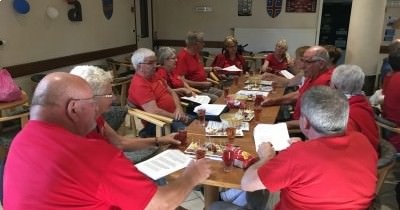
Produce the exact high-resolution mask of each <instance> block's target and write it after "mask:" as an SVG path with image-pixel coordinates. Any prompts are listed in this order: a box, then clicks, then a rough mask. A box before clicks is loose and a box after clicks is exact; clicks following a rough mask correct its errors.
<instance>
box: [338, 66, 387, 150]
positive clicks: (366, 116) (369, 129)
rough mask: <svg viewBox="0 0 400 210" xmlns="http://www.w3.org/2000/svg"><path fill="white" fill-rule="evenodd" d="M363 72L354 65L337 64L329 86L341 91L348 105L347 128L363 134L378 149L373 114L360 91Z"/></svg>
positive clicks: (376, 129) (376, 128) (377, 137)
mask: <svg viewBox="0 0 400 210" xmlns="http://www.w3.org/2000/svg"><path fill="white" fill-rule="evenodd" d="M364 78H365V75H364V72H363V71H362V69H361V68H360V67H359V66H356V65H339V66H338V67H336V69H335V70H334V71H333V74H332V80H331V87H332V88H336V89H338V90H339V91H341V92H343V93H344V94H345V95H346V97H347V99H348V101H349V105H350V113H349V122H348V124H347V129H348V130H350V131H351V130H353V131H358V132H360V133H362V134H364V135H365V136H366V137H367V138H368V140H369V142H370V143H371V145H372V146H373V147H374V148H375V149H376V150H378V144H379V136H378V127H377V126H376V123H375V116H374V112H373V110H372V107H371V105H370V104H369V102H368V99H367V98H366V97H365V95H364V92H363V91H362V88H363V85H364Z"/></svg>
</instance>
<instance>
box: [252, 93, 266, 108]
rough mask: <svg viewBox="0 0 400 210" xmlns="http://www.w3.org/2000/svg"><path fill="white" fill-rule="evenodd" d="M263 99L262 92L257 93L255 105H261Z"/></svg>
mask: <svg viewBox="0 0 400 210" xmlns="http://www.w3.org/2000/svg"><path fill="white" fill-rule="evenodd" d="M263 100H264V99H263V96H262V95H261V94H257V95H256V98H255V99H254V106H261V103H262V102H263Z"/></svg>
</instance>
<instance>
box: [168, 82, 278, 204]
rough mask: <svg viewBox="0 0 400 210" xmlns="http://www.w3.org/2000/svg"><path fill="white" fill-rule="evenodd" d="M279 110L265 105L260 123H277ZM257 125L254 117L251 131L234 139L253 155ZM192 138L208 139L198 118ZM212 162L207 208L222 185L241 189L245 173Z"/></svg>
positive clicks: (236, 87) (191, 129)
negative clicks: (254, 130)
mask: <svg viewBox="0 0 400 210" xmlns="http://www.w3.org/2000/svg"><path fill="white" fill-rule="evenodd" d="M245 80H246V79H245V78H243V77H242V78H240V79H239V85H235V84H233V85H232V86H231V88H230V94H234V93H236V92H237V91H239V90H241V88H242V87H243V86H244V81H245ZM283 92H284V89H283V88H280V89H276V90H274V91H273V92H270V93H269V94H268V97H271V96H272V97H273V96H280V95H283ZM224 100H225V99H224V98H223V97H220V98H219V99H218V100H217V101H216V103H217V104H224V103H225V101H224ZM247 103H249V104H253V103H254V102H253V101H248V102H247ZM278 111H279V106H272V107H264V108H263V110H262V113H261V120H260V122H259V123H269V124H273V123H275V119H276V117H277V115H278ZM230 112H237V109H231V110H230ZM256 125H257V123H255V122H254V119H253V120H252V121H251V122H250V131H244V136H243V137H236V138H235V141H234V144H235V145H238V146H240V147H241V149H242V150H243V151H247V152H250V153H251V154H252V155H257V153H256V149H255V145H254V140H253V129H254V127H255V126H256ZM192 139H193V140H194V141H198V140H199V141H201V142H202V141H205V140H206V137H205V131H204V128H202V127H201V125H200V123H199V122H198V121H197V120H196V121H194V122H192V123H191V124H190V126H189V127H188V140H189V141H190V140H192ZM212 139H213V141H216V142H221V141H226V138H225V137H216V138H212ZM211 162H212V163H211V168H212V173H211V175H210V177H209V178H208V179H207V180H205V181H204V182H203V183H202V184H203V185H204V205H205V207H206V209H207V208H208V206H209V205H210V204H211V203H213V202H214V201H217V199H218V194H219V188H220V187H223V188H236V189H240V181H241V179H242V176H243V174H244V170H243V169H240V168H236V167H234V168H233V170H232V171H231V172H229V173H226V172H224V170H223V164H222V162H221V161H217V160H212V161H211ZM176 175H177V173H175V174H174V175H172V177H176Z"/></svg>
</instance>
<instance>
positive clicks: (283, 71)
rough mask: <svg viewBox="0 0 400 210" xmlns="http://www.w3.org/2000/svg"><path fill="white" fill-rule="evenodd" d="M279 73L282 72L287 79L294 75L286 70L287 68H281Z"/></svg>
mask: <svg viewBox="0 0 400 210" xmlns="http://www.w3.org/2000/svg"><path fill="white" fill-rule="evenodd" d="M279 73H280V74H282V75H283V76H284V77H286V78H287V79H292V78H293V77H294V75H293V74H292V73H290V72H288V71H287V70H282V71H280V72H279Z"/></svg>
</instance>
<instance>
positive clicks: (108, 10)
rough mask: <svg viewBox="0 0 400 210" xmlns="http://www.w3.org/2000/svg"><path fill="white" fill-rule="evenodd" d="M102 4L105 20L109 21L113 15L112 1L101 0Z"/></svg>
mask: <svg viewBox="0 0 400 210" xmlns="http://www.w3.org/2000/svg"><path fill="white" fill-rule="evenodd" d="M102 2H103V13H104V16H106V18H107V19H110V18H111V16H112V14H113V10H114V9H113V0H102Z"/></svg>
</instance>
